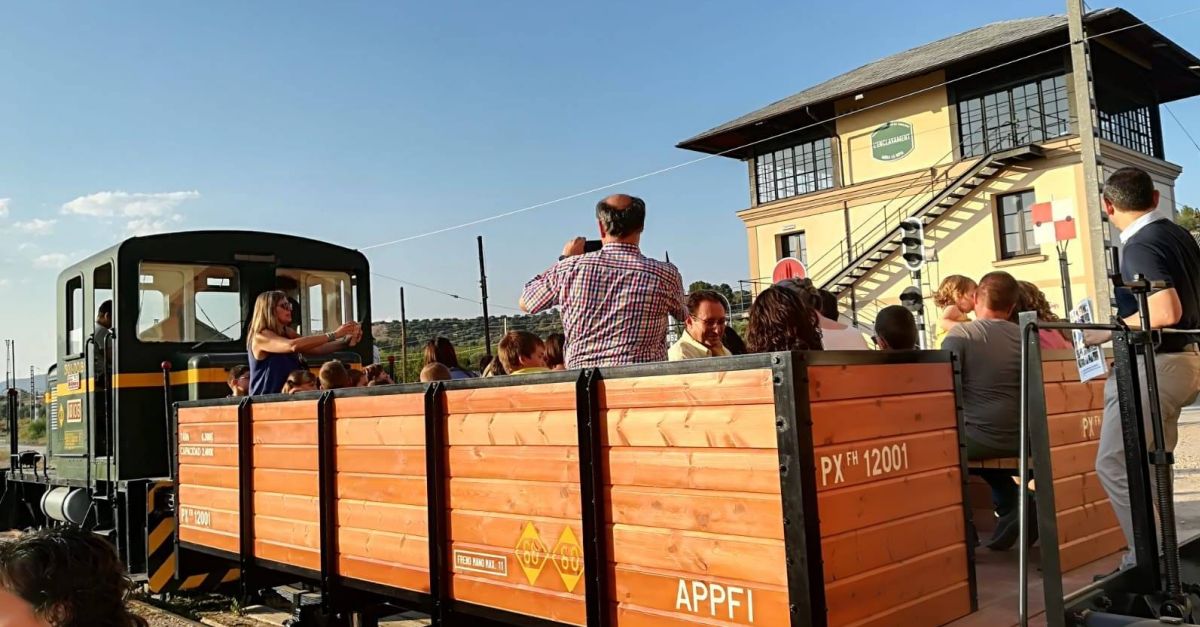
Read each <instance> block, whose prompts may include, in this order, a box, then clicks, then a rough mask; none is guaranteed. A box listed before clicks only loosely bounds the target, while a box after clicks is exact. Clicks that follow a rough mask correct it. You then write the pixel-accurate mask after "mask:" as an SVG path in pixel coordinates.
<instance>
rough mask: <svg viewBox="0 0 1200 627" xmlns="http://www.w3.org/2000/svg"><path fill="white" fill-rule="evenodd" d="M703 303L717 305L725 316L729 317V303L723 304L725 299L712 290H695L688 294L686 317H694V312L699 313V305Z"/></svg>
mask: <svg viewBox="0 0 1200 627" xmlns="http://www.w3.org/2000/svg"><path fill="white" fill-rule="evenodd" d="M705 301H711V302H714V303H717V304H718V305H720V306H721V307H722V308H723V309H724V310H725V315H727V316H728V315H729V303H727V302H725V297H724V296H722V295H721V293H720V292H714V291H713V290H696V291H694V292H692V293H691V294H688V297H687V310H688V315H689V316H693V317H695V315H696V312H698V311H700V303H703V302H705Z"/></svg>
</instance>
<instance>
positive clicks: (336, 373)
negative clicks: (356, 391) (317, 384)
mask: <svg viewBox="0 0 1200 627" xmlns="http://www.w3.org/2000/svg"><path fill="white" fill-rule="evenodd" d="M320 378H321V389H322V390H337V389H341V388H348V387H353V380H352V379H351V378H350V371H349V370H348V369H347V368H346V364H343V363H342V362H341V361H339V360H337V359H334V360H330V361H327V362H325V364H324V365H322V366H321V374H320Z"/></svg>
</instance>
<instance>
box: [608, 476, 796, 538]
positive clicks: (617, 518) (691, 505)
mask: <svg viewBox="0 0 1200 627" xmlns="http://www.w3.org/2000/svg"><path fill="white" fill-rule="evenodd" d="M608 503H609V508H607V512H606V513H607V514H608V522H612V523H616V524H625V525H641V526H645V527H658V528H662V529H678V530H681V531H707V532H709V533H721V534H729V535H735V536H749V537H755V538H774V539H778V540H783V506H782V504H781V503H780V499H779V496H778V495H774V494H753V493H748V492H715V491H711V490H683V489H669V490H668V489H663V488H632V487H622V486H614V487H611V488H609V489H608Z"/></svg>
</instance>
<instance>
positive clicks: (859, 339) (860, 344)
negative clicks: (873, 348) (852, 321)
mask: <svg viewBox="0 0 1200 627" xmlns="http://www.w3.org/2000/svg"><path fill="white" fill-rule="evenodd" d="M818 317H819V319H820V321H821V346H822V347H823V348H824V349H825V350H827V351H859V350H862V351H865V350H870V347H869V346H867V338H865V337H863V334H862V333H861V332H859V330H858V329H856V328H854V326H853V325H843V324H841V323H836V324H839V325H840V326H841V327H842V328H839V329H834V328H829V326H827V325H833V324H835V323H834V322H833V321H832V320H829V319H828V318H826V317H825V316H820V315H818Z"/></svg>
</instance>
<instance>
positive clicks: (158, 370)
mask: <svg viewBox="0 0 1200 627" xmlns="http://www.w3.org/2000/svg"><path fill="white" fill-rule="evenodd" d="M274 289H280V290H283V291H285V292H286V293H287V294H288V296H289V297H290V298H291V299H292V300H293V303H294V304H295V305H298V309H297V312H298V313H297V315H296V324H297V331H298V332H300V333H301V334H315V333H324V332H328V331H332V330H334V329H336V328H337V327H338V326H339V325H341V324H342V323H343V322H346V321H350V320H370V288H369V267H368V264H367V260H366V257H365V256H364V255H362V253H359V252H357V251H354V250H351V249H347V248H343V247H340V246H335V245H332V244H327V243H324V242H319V241H314V240H309V239H305V238H300V237H295V236H289V235H278V234H267V233H252V232H239V231H202V232H190V233H171V234H161V235H152V236H147V237H135V238H131V239H128V240H125V241H124V242H121V243H120V244H118V245H116V246H114V247H112V248H109V249H107V250H105V251H102V252H100V253H97V254H96V255H93V256H91V257H89V258H87V259H85V260H83V261H81V262H79V263H76V264H74V265H72V266H70V267H68V268H67V269H65V270H64V271H63V272H62V273H61V274H60V275H59V277H58V281H57V289H56V292H57V301H58V308H57V310H58V313H57V318H56V325H55V326H56V335H57V369H56V370H57V372H56V375H57V376H56V383H55V388H54V390H53V394H52V397H53V408H52V410H51V412H50V413H51V416H53V419H52V420H50V421H49V425H48V427H49V428H48V430H47V438H48V442H47V447H46V448H47V453H46V463H45V464H44V466H43V471H42V472H36V469H35V471H34V472H29V471H28V470H22V469H21V468H14V469H12V470H10V471H8V473H7V475H5V477H4V480H5V481H6V482H7V483H8V484H9V485H8V486H6V487H9V488H12V487H14V486H18V487H19V489H8V490H0V494H5V495H8V496H6V497H5V500H4V501H0V528H4V527H7V528H27V527H36V526H42V525H48V524H74V525H79V526H83V527H86V528H89V529H92V530H94V531H96V532H97V533H99V534H102V535H105V536H107V537H109V538H111V539H112V540H113V541H114V543H116V544H117V546H118V549H119V552H120V553H121V556H122V558H123V559H125V561H126V565H127V566H128V568H129V570H130V572H132V573H135V574H139V573H148V575H147V577H148V578H151V582H152V583H157V582H155V581H154V580H153V578H152V576H153V575H154V572H153V571H155V566H156V564H155V560H154V555H153V554H154V551H155V548H156V545H157V544H161V542H158V541H159V540H160V539H159V538H158V537H157V536H153V537H152V536H151V534H152V531H153V529H148V527H153V526H156V525H166V524H167V522H164V521H168V522H169V523H170V524H171V527H172V528H173V522H174V521H173V511H172V507H173V505H172V503H171V502H170V499H169V498H168V497H169V493H170V490H166V489H159V488H162V487H164V486H166V487H169V485H170V480H171V477H172V476H173V472H174V469H173V468H172V464H171V460H172V455H171V453H170V450H171V449H170V442H169V435H168V434H169V433H171V428H170V425H169V420H170V418H169V416H170V406H171V404H172V403H174V402H177V401H184V400H200V399H211V398H221V397H224V396H227V395H229V388H228V386H227V380H228V375H229V370H230V369H231V368H232V367H234V366H236V365H239V364H246V363H247V350H246V331H247V328H248V326H249V321H250V318H251V315H252V313H253V311H254V302H255V299H256V298H257V296H258V294H260V293H262V292H264V291H268V290H274ZM371 347H372V339H371V337H370V329H369V327H368V328H366V329H364V336H363V341H362V342H360V343H359V344H358V345H357V346H355V347H353V348H351V349H348V350H346V351H343V352H339V353H335V354H331V355H328V356H323V357H321V358H318V359H309V360H308V362H307V366H308V367H310V368H313V369H316V368H319V367H320V365H321V363H322V362H323V361H326V360H329V359H340V360H342V361H344V362H346V363H347V364H349V365H351V366H352V367H353V366H355V365H361V364H362V363H363V362H365V361H367V360H369V359H370V358H371V355H372V348H371ZM160 535H162V534H160ZM159 566H160V567H161V564H160V565H159ZM160 569H161V568H160ZM173 575H174V574H173ZM159 578H160V579H162V576H161V575H160V577H159ZM174 580H175V578H174V576H172V577H170V578H168V580H166V581H165V582H164V585H166V586H168V587H169V586H170V585H171V583H172V582H174ZM152 587H153V586H152Z"/></svg>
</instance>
